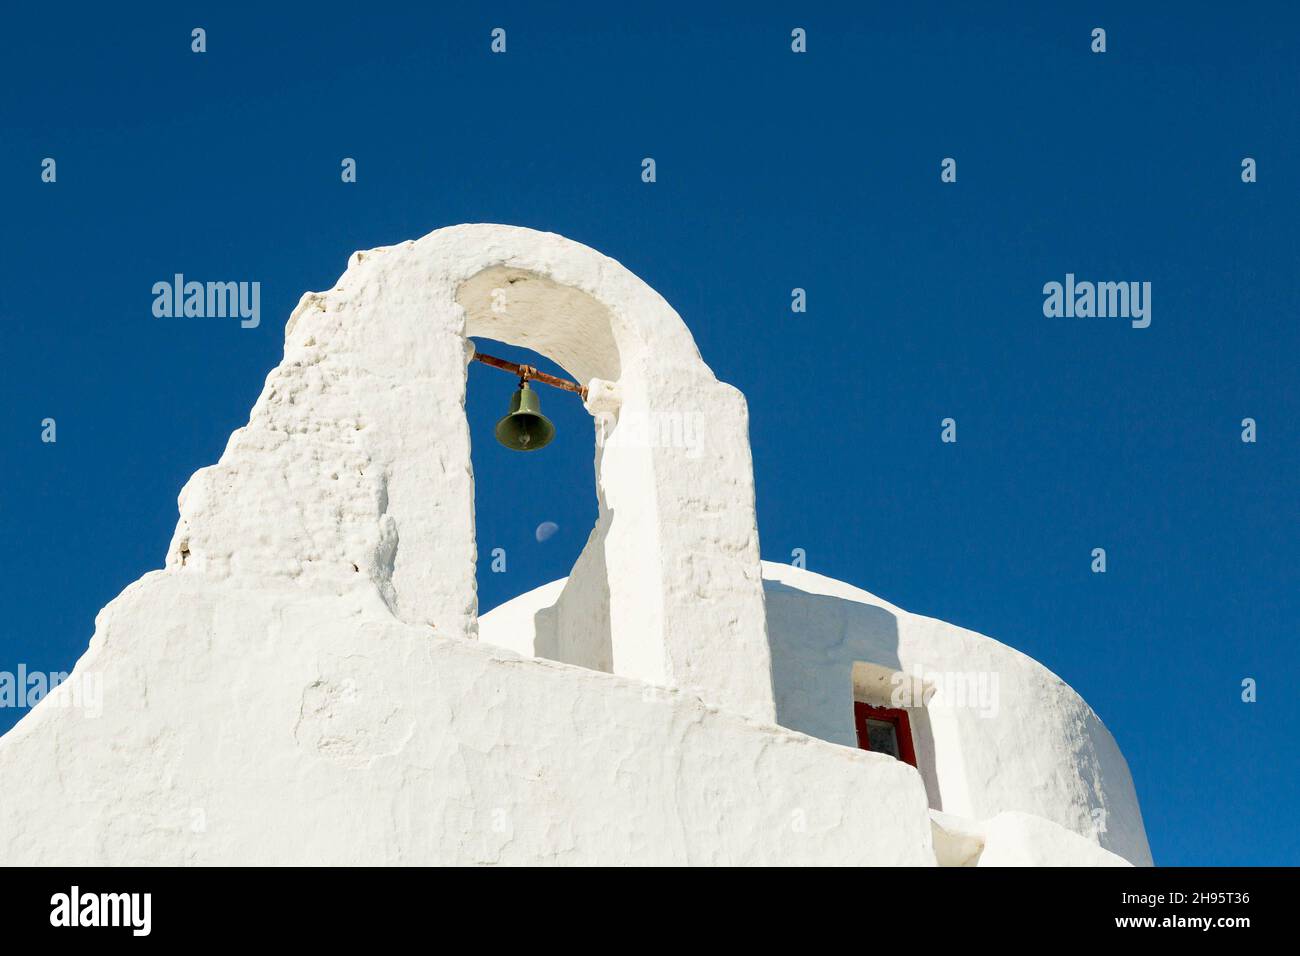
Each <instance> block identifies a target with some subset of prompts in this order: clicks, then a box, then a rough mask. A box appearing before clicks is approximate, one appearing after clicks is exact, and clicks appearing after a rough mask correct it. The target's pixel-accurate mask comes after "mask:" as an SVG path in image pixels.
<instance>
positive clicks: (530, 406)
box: [496, 380, 555, 451]
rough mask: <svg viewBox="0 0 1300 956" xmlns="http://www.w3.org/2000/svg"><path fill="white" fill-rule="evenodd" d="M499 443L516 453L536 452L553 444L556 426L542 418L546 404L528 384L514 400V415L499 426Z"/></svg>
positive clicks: (502, 420)
mask: <svg viewBox="0 0 1300 956" xmlns="http://www.w3.org/2000/svg"><path fill="white" fill-rule="evenodd" d="M496 436H497V441H499V442H500V443H501V444H503V445H505V446H506V447H507V448H513V449H514V450H515V451H536V450H537V449H539V448H544V447H545V446H547V445H549V444H550V443H551V439H552V438H554V437H555V426H554V425H552V424H551V420H550V419H549V418H547V417H546V416H545V415H543V414H542V400H541V399H540V398H538V396H537V393H536V392H534V391H533V390H532V389H531V388H529V387H528V382H527V380H524V381H521V382H520V383H519V390H518V391H517V392H515V393H514V395H512V396H511V397H510V412H509V414H507V415H506V417H505V418H503V419H501V421H499V422H497V428H496Z"/></svg>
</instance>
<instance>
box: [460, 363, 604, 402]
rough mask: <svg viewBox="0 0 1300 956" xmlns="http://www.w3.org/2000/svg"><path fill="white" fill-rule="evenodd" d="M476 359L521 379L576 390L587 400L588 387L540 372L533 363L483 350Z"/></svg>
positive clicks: (570, 390) (566, 389) (571, 390)
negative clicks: (522, 363)
mask: <svg viewBox="0 0 1300 956" xmlns="http://www.w3.org/2000/svg"><path fill="white" fill-rule="evenodd" d="M474 359H475V361H478V362H482V363H483V364H484V365H491V366H492V367H493V368H499V369H501V370H502V371H506V372H512V373H514V374H515V375H518V376H519V377H520V379H522V380H524V381H527V380H528V379H535V380H536V381H539V382H543V383H545V384H547V385H552V386H554V387H555V388H562V389H564V390H565V391H566V392H576V393H577V394H579V395H581V396H582V400H583V401H584V402H585V401H586V400H587V387H586V386H585V385H579V384H578V383H577V382H570V381H569V380H568V379H564V378H556V377H555V376H554V375H547V374H546V373H545V372H540V371H538V370H537V369H536V368H534V367H533V366H531V365H517V364H516V363H514V362H507V361H506V360H505V359H501V358H497V357H496V356H495V355H484V354H483V353H482V352H475V353H474Z"/></svg>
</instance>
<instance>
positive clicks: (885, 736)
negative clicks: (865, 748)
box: [867, 717, 898, 758]
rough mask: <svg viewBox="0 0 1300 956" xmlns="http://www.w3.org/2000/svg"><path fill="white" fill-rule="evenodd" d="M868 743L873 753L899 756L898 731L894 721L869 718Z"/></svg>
mask: <svg viewBox="0 0 1300 956" xmlns="http://www.w3.org/2000/svg"><path fill="white" fill-rule="evenodd" d="M867 743H868V744H869V745H870V747H871V752H872V753H878V754H889V756H891V757H895V758H897V757H898V733H897V731H895V729H894V724H893V722H892V721H888V720H873V719H872V718H870V717H868V718H867Z"/></svg>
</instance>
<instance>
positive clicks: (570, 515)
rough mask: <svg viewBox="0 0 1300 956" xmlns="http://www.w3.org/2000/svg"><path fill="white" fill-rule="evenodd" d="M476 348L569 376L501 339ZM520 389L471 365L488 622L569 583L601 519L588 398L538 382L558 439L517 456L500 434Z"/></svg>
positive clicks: (469, 415) (469, 399)
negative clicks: (505, 608) (522, 599)
mask: <svg viewBox="0 0 1300 956" xmlns="http://www.w3.org/2000/svg"><path fill="white" fill-rule="evenodd" d="M472 342H473V344H474V347H475V349H476V350H478V351H480V352H484V353H488V354H491V355H495V356H497V357H499V358H504V359H507V360H509V361H512V362H516V363H520V364H526V365H531V366H534V367H536V368H538V369H540V370H541V371H543V372H549V373H550V374H552V375H558V376H562V377H566V378H567V377H568V373H567V372H566V371H565V370H564V369H563V368H561V367H560V366H558V365H556V364H555V363H554V362H551V361H550V360H549V359H547V358H546V357H545V356H542V355H539V354H538V353H536V352H533V351H530V350H527V349H521V348H517V347H514V346H510V345H507V344H506V343H504V342H499V341H496V340H494V339H487V338H476V339H473V340H472ZM517 388H518V379H517V378H515V377H514V376H512V375H511V374H509V373H508V372H505V371H501V370H499V369H495V368H490V367H488V366H486V365H482V364H480V363H478V362H471V363H470V365H469V369H468V381H467V384H466V394H465V417H466V419H467V420H468V422H469V432H470V461H471V464H472V467H473V472H474V529H475V538H476V541H477V547H478V560H477V584H478V606H479V614H480V616H482V615H484V614H487V613H488V612H490V611H492V610H493V609H494V608H496V607H498V606H499V605H501V604H503V603H505V602H506V601H508V600H511V599H512V598H515V597H518V596H519V595H521V594H524V593H526V592H528V591H532V590H533V589H535V588H539V587H542V586H543V585H546V584H549V583H551V582H553V581H556V580H558V579H560V578H566V577H568V576H569V573H570V570H571V569H572V568H573V566H574V564H575V562H576V561H577V558H578V555H579V554H580V553H581V551H582V549H583V547H584V546H585V544H586V542H587V539H588V537H589V535H590V534H591V531H592V528H593V527H594V526H595V524H596V519H597V511H598V509H597V505H596V488H595V477H594V471H593V467H592V458H593V451H594V449H593V443H592V422H591V415H590V414H589V413H588V412H587V410H586V408H584V407H583V404H582V399H581V398H580V397H579V396H578V395H575V394H573V393H571V392H565V391H561V390H559V389H555V388H550V387H548V386H546V385H544V384H533V385H532V388H533V390H534V391H536V392H537V393H538V397H539V398H540V399H541V402H542V413H543V414H544V415H545V416H546V417H547V418H549V419H550V420H551V422H552V423H553V424H554V425H555V429H556V437H555V439H554V440H553V441H552V442H551V443H550V444H549V445H547V446H546V447H545V448H542V449H539V450H537V451H531V452H520V451H514V450H511V449H509V448H506V447H505V446H503V445H501V444H500V443H499V442H497V441H496V439H495V438H494V436H493V430H494V428H495V426H496V424H497V421H498V420H500V418H501V417H502V416H503V415H505V413H506V411H507V409H508V406H509V400H510V397H511V395H512V394H513V392H514V391H515V390H516V389H517ZM557 597H558V595H557ZM481 636H482V635H481ZM507 646H513V645H507ZM514 649H516V650H523V649H524V648H523V647H521V646H515V648H514ZM545 656H549V655H545Z"/></svg>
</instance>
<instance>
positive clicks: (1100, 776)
mask: <svg viewBox="0 0 1300 956" xmlns="http://www.w3.org/2000/svg"><path fill="white" fill-rule="evenodd" d="M763 575H764V593H765V598H766V604H767V628H768V637H769V640H770V641H771V648H772V677H773V683H774V685H775V687H776V712H777V722H778V723H779V724H781V725H783V726H785V727H789V728H791V729H794V730H798V731H802V732H803V733H806V734H809V735H810V736H813V737H817V738H820V739H822V740H826V741H830V742H832V743H837V744H841V745H844V746H846V747H856V746H857V738H856V731H855V729H854V723H853V701H854V699H855V698H856V699H861V700H866V701H868V702H871V703H875V704H878V705H882V706H891V705H894V704H895V703H898V702H896V701H893V700H891V697H892V695H893V692H894V690H895V689H896V688H902V689H910V687H911V686H912V685H911V683H910V680H909V679H911V678H915V679H917V680H918V681H919V682H920V685H921V687H922V692H921V693H920V694H918V697H920V698H921V700H922V701H923V703H924V705H923V706H918V707H907V708H906V709H908V711H909V715H910V720H911V726H912V732H913V738H914V741H915V745H916V752H917V763H918V769H919V775H920V777H921V778H922V780H923V782H924V785H925V789H926V792H927V796H928V799H929V804H930V806H931V807H932V808H934V809H935V810H940V811H943V812H944V813H945V814H946V815H948V816H949V817H950V818H953V819H965V820H967V821H974V822H978V821H988V820H990V819H993V818H997V819H1002V817H1001V816H1000V815H1004V814H1008V813H1010V814H1019V815H1020V816H1032V817H1034V818H1036V819H1040V820H1042V821H1043V823H1044V824H1049V823H1050V824H1054V825H1056V827H1057V828H1059V829H1062V830H1063V831H1067V832H1069V833H1072V834H1074V835H1077V836H1078V837H1079V838H1080V839H1081V842H1082V843H1084V844H1086V845H1087V846H1089V847H1091V848H1092V849H1093V850H1094V851H1097V852H1098V853H1102V851H1103V850H1105V851H1111V852H1110V853H1102V855H1101V856H1100V857H1098V859H1100V860H1103V861H1106V860H1109V859H1111V858H1112V857H1113V856H1114V855H1115V854H1118V856H1119V857H1122V858H1124V859H1125V860H1128V861H1130V862H1132V863H1134V864H1137V865H1150V864H1151V862H1152V861H1151V850H1150V848H1149V846H1148V845H1147V839H1146V831H1145V829H1144V827H1143V824H1142V813H1141V810H1140V809H1139V807H1138V801H1137V794H1136V792H1135V790H1134V787H1133V781H1132V777H1131V776H1130V774H1129V770H1128V765H1127V763H1126V762H1125V760H1124V757H1123V755H1122V754H1121V753H1120V751H1119V748H1118V747H1117V746H1116V744H1115V741H1114V739H1113V738H1112V737H1111V735H1110V733H1109V732H1108V731H1107V730H1106V728H1105V726H1104V725H1103V724H1102V722H1101V721H1100V719H1098V717H1097V715H1096V714H1095V713H1093V711H1092V709H1091V708H1090V707H1088V705H1087V704H1086V703H1085V702H1084V701H1083V699H1082V698H1080V697H1079V695H1078V694H1076V693H1075V692H1074V691H1073V690H1072V689H1071V688H1070V687H1069V686H1067V685H1066V684H1065V683H1064V682H1063V681H1062V680H1061V679H1060V678H1059V677H1057V676H1056V675H1055V674H1053V673H1052V672H1051V671H1049V670H1047V669H1046V668H1045V667H1043V666H1042V665H1041V664H1039V663H1037V662H1036V661H1034V660H1032V659H1030V658H1028V657H1026V656H1025V655H1024V654H1021V653H1020V652H1019V651H1016V650H1014V649H1012V648H1010V647H1007V646H1006V645H1004V644H1001V643H999V642H998V641H995V640H993V639H992V638H988V637H985V636H983V635H981V634H976V633H975V632H973V631H968V630H966V629H964V628H960V627H957V626H955V625H952V624H947V623H945V622H943V621H936V620H934V619H932V618H927V617H922V616H920V615H917V614H910V613H908V612H907V611H904V610H902V609H900V608H898V607H895V606H894V605H892V604H889V603H888V602H886V601H883V600H881V599H880V598H877V597H875V596H874V595H871V594H869V593H867V592H866V591H863V590H861V589H859V588H855V587H853V586H852V585H849V584H845V583H844V582H841V581H835V580H833V579H831V578H826V577H823V576H822V575H819V574H814V573H812V572H810V571H806V570H801V569H799V568H795V567H791V566H790V565H784V564H775V563H771V562H766V561H765V562H763ZM562 587H563V582H553V583H551V584H548V585H545V586H543V587H541V588H538V589H537V590H535V591H531V592H529V593H528V594H525V595H521V596H520V597H518V598H515V599H514V600H512V601H508V602H507V603H505V604H503V605H501V606H500V607H498V608H495V609H494V610H492V611H491V612H490V613H487V614H485V615H483V617H482V619H481V621H480V636H481V638H482V640H484V641H488V642H493V643H498V644H500V645H502V646H506V647H510V648H512V649H514V650H515V651H517V652H519V653H521V654H533V653H537V654H539V655H540V656H545V654H544V650H545V648H546V647H548V646H549V643H550V638H549V636H548V634H549V629H550V628H551V627H552V626H553V620H554V618H553V609H552V604H553V602H554V600H555V596H556V595H557V594H559V593H560V590H561V588H562ZM534 648H536V650H534ZM895 675H898V676H897V679H895ZM994 675H996V695H995V696H993V695H992V694H991V693H986V696H985V698H984V699H983V700H982V701H981V699H980V697H979V695H978V693H970V690H971V689H972V688H978V687H979V682H980V681H981V680H983V681H984V687H985V688H987V689H988V691H989V692H991V691H992V689H993V684H992V680H993V677H994ZM958 681H960V682H961V683H960V684H959V683H958ZM963 690H964V691H966V696H965V697H964V698H963V699H961V700H957V699H946V698H953V696H954V694H959V693H961V692H962V691H963ZM901 703H904V704H909V703H912V702H911V701H910V700H904V701H901ZM1007 819H1013V818H1012V817H1008V818H1007ZM1014 819H1019V817H1014ZM968 825H970V824H968ZM976 825H977V827H978V826H983V825H984V824H978V823H976ZM981 832H982V831H981ZM998 832H1003V831H1001V830H999V831H998ZM1008 832H1009V831H1008ZM1022 832H1023V833H1025V834H1027V835H1026V836H1025V837H1024V839H1030V838H1031V837H1032V835H1033V834H1034V833H1037V832H1040V831H1038V830H1033V829H1029V830H1025V829H1024V828H1023V827H1022ZM1041 832H1044V833H1050V832H1054V831H1053V830H1051V829H1050V828H1048V829H1045V830H1043V831H1041ZM1003 839H1005V840H1008V841H1009V842H1008V844H1007V845H1008V846H1011V845H1014V844H1015V843H1016V840H1015V839H1011V838H1010V837H1009V836H1006V835H1004V837H1003ZM1017 839H1018V838H1017ZM1051 845H1052V846H1055V847H1056V848H1057V849H1059V850H1061V851H1062V852H1065V850H1066V849H1069V848H1071V847H1072V848H1073V849H1070V852H1069V853H1068V854H1066V855H1065V856H1061V857H1058V858H1057V862H1060V863H1067V862H1069V863H1077V864H1080V865H1091V863H1089V862H1088V860H1089V859H1090V857H1089V855H1088V854H1087V853H1083V852H1082V851H1081V850H1080V848H1079V845H1078V844H1075V843H1073V842H1072V841H1068V840H1065V839H1064V838H1057V837H1053V838H1052V841H1051ZM999 852H1001V851H999ZM1034 852H1037V851H1032V850H1031V849H1025V850H1023V851H1016V853H1019V856H1017V855H1016V853H1012V852H1011V851H1009V850H1008V851H1007V852H1006V854H1005V856H1004V857H1002V859H1004V860H1006V861H1007V862H1008V863H1009V862H1011V861H1014V860H1015V859H1020V858H1023V859H1025V860H1028V859H1031V858H1032V857H1033V856H1034ZM1042 852H1043V853H1044V854H1046V855H1047V856H1050V853H1047V851H1046V850H1043V851H1042ZM941 858H942V855H941ZM998 858H999V857H998V856H997V855H994V856H993V857H990V860H993V859H998ZM950 865H961V864H959V863H957V864H950ZM986 865H988V864H986Z"/></svg>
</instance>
